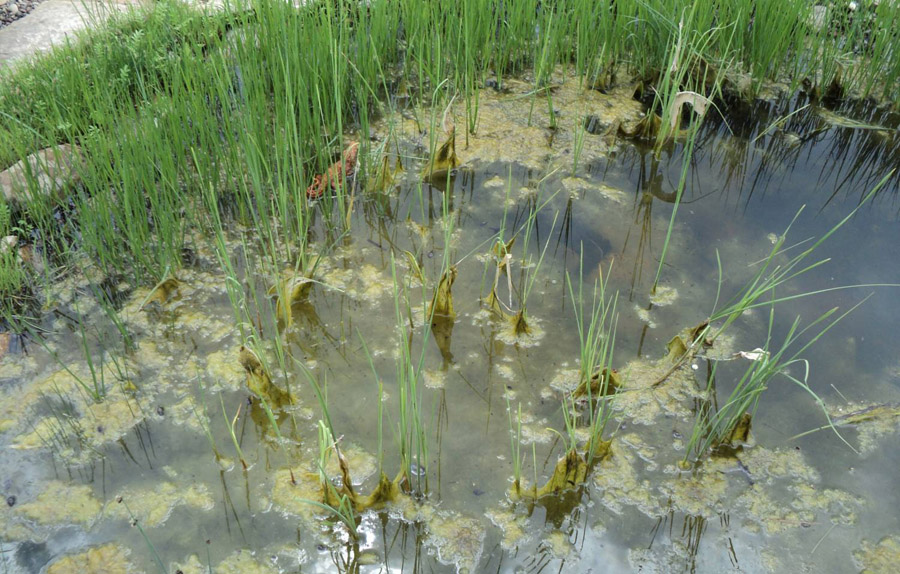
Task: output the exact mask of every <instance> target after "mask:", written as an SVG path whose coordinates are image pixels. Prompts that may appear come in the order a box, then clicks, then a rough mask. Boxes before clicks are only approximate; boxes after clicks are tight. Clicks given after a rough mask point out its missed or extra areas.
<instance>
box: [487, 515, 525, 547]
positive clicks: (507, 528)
mask: <svg viewBox="0 0 900 574" xmlns="http://www.w3.org/2000/svg"><path fill="white" fill-rule="evenodd" d="M484 515H485V517H486V518H488V520H490V521H491V522H493V523H494V525H495V526H496V527H497V528H499V529H500V530H501V531H502V532H503V540H502V541H501V542H500V547H501V548H503V549H504V550H512V549H514V548H516V547H517V546H520V545H521V544H523V543H524V542H525V539H526V537H527V536H528V534H527V532H526V531H525V526H526V525H527V523H528V519H527V517H526V516H525V515H524V514H516V513H514V512H511V511H509V510H507V509H505V508H504V509H497V508H495V509H492V510H488V511H487V512H485V513H484Z"/></svg>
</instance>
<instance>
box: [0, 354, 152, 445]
mask: <svg viewBox="0 0 900 574" xmlns="http://www.w3.org/2000/svg"><path fill="white" fill-rule="evenodd" d="M76 368H77V367H76ZM85 376H87V377H88V379H87V380H90V378H89V377H90V374H86V375H85ZM104 376H105V377H107V378H106V381H107V385H108V386H107V393H106V395H105V397H103V399H102V400H101V401H100V402H99V403H98V402H95V401H94V400H93V399H92V398H90V397H88V396H87V395H86V393H85V392H84V390H83V389H81V388H79V387H78V386H77V383H76V381H75V379H74V377H72V375H70V374H69V373H68V372H65V371H61V372H60V371H58V372H57V373H54V374H53V375H51V377H49V378H48V379H46V380H44V381H43V382H41V383H38V384H37V385H35V386H34V388H33V390H32V391H31V392H30V393H27V394H26V395H25V396H24V397H23V400H22V403H23V404H24V405H28V404H29V403H30V402H31V400H32V399H33V400H34V401H37V400H38V398H40V397H45V398H46V400H50V401H56V400H57V399H58V396H59V395H58V393H59V394H61V395H62V397H64V398H65V399H66V400H67V402H68V403H69V405H71V408H73V409H74V411H75V412H74V413H73V414H74V415H75V418H70V419H67V420H65V421H63V420H61V419H60V418H58V417H56V416H53V415H48V416H45V417H43V418H41V419H38V420H36V421H32V424H31V427H30V432H25V433H23V434H20V435H19V436H17V437H16V439H15V442H14V443H13V446H14V447H15V448H22V449H31V448H42V447H46V446H48V444H49V442H48V441H50V440H51V438H52V437H57V438H63V437H62V436H60V433H62V435H64V436H65V437H66V441H65V442H66V444H67V445H69V446H66V447H65V448H60V447H59V444H58V443H57V444H56V447H55V448H56V450H55V454H56V455H57V456H59V457H61V458H63V459H65V460H69V461H71V462H85V461H86V460H87V459H88V458H90V456H91V450H92V449H93V450H96V449H98V448H99V447H100V446H102V445H104V444H108V443H111V442H115V441H117V440H119V439H120V438H121V437H123V436H124V435H125V434H126V433H127V432H128V431H129V430H131V429H132V428H133V427H134V426H135V425H137V424H138V423H140V422H141V421H143V420H144V416H145V413H149V412H152V404H151V403H150V400H149V398H148V396H147V394H145V393H142V392H141V393H135V392H134V391H133V390H131V389H129V388H126V386H125V385H126V384H127V382H126V383H124V384H119V382H117V381H116V379H115V378H114V373H113V372H108V373H106V374H105V375H104ZM142 384H143V383H142ZM41 393H43V394H41ZM23 408H24V407H23ZM72 443H75V444H77V445H78V449H76V448H75V447H74V446H71V445H72Z"/></svg>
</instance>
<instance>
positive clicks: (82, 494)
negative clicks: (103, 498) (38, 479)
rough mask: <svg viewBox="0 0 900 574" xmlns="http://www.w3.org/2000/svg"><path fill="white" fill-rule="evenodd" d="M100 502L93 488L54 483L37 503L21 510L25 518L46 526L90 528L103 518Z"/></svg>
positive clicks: (26, 504) (29, 503) (50, 483)
mask: <svg viewBox="0 0 900 574" xmlns="http://www.w3.org/2000/svg"><path fill="white" fill-rule="evenodd" d="M100 508H101V507H100V501H98V500H97V499H96V498H94V495H93V494H92V492H91V487H89V486H87V485H83V484H82V485H71V484H67V483H65V482H60V481H57V480H51V481H50V482H48V483H47V484H46V486H45V488H44V491H43V492H41V494H39V495H38V497H37V499H36V500H34V501H32V502H28V503H25V504H23V505H21V506H18V507H17V509H18V512H19V513H20V514H22V515H23V516H27V517H28V518H30V519H32V520H34V521H35V522H38V523H40V524H46V525H57V524H82V525H86V526H89V525H91V524H92V523H93V522H94V520H96V519H97V517H98V516H99V514H100Z"/></svg>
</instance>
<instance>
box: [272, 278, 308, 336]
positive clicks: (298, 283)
mask: <svg viewBox="0 0 900 574" xmlns="http://www.w3.org/2000/svg"><path fill="white" fill-rule="evenodd" d="M312 286H313V280H312V279H310V278H309V277H304V276H303V275H292V276H286V277H285V278H284V279H282V281H281V283H280V285H278V286H274V287H272V288H270V289H269V293H268V294H269V296H273V295H277V297H278V300H277V301H276V303H275V316H276V318H277V319H278V321H279V322H281V324H282V325H284V326H285V327H289V326H291V324H293V322H294V316H293V313H292V312H291V307H293V305H294V304H295V303H300V302H303V301H306V300H307V299H309V292H310V290H311V289H312Z"/></svg>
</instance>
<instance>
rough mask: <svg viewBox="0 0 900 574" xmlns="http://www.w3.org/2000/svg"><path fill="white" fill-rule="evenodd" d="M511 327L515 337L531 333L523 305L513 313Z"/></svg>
mask: <svg viewBox="0 0 900 574" xmlns="http://www.w3.org/2000/svg"><path fill="white" fill-rule="evenodd" d="M512 328H513V332H514V333H515V334H516V337H520V336H522V335H530V334H531V327H529V326H528V322H527V321H526V320H525V308H524V307H523V308H522V309H520V310H519V312H518V313H516V314H515V315H513V318H512Z"/></svg>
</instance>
